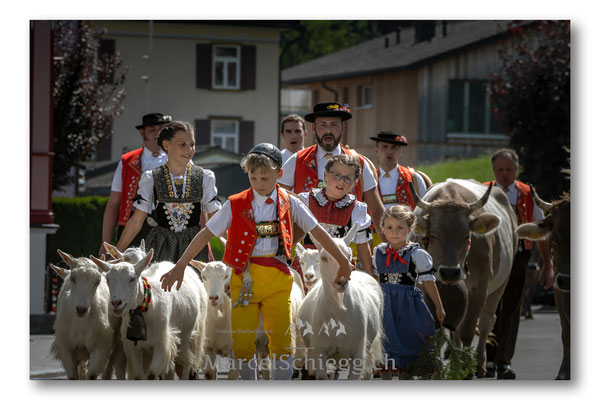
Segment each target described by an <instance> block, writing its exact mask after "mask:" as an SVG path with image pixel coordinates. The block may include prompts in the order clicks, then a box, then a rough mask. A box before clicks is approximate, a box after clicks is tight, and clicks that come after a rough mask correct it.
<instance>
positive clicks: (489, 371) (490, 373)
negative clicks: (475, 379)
mask: <svg viewBox="0 0 600 400" xmlns="http://www.w3.org/2000/svg"><path fill="white" fill-rule="evenodd" d="M485 369H486V371H485V377H486V378H495V377H496V364H494V363H492V362H488V363H487V365H486V368H485Z"/></svg>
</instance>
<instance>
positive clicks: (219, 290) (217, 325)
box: [190, 260, 239, 380]
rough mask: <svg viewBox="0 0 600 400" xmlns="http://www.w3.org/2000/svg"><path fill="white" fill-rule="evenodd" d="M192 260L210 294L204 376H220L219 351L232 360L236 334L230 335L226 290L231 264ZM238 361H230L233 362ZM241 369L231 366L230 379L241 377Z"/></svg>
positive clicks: (228, 299)
mask: <svg viewBox="0 0 600 400" xmlns="http://www.w3.org/2000/svg"><path fill="white" fill-rule="evenodd" d="M190 264H191V265H192V266H193V267H194V268H196V269H198V270H199V271H201V273H202V283H203V284H204V288H205V289H206V292H207V294H208V311H207V314H206V328H205V333H206V337H205V341H204V362H203V368H202V370H203V371H204V377H205V378H206V379H208V380H215V379H217V368H216V362H217V361H216V360H217V355H219V356H221V357H228V358H230V359H232V360H233V358H234V357H233V337H232V336H231V299H230V298H229V296H227V294H225V285H226V284H228V283H229V279H230V278H231V268H229V267H228V266H227V265H225V264H224V263H222V262H220V261H213V262H209V263H203V262H201V261H197V260H192V261H190ZM234 364H235V363H233V362H231V363H230V365H234ZM238 376H239V372H238V371H237V370H236V369H235V368H232V369H230V370H229V376H228V379H238Z"/></svg>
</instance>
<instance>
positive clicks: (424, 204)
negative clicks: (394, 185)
mask: <svg viewBox="0 0 600 400" xmlns="http://www.w3.org/2000/svg"><path fill="white" fill-rule="evenodd" d="M409 170H410V176H411V178H412V179H411V181H410V182H409V184H410V193H411V194H412V197H413V200H414V202H415V204H416V205H417V206H418V207H421V209H423V211H427V210H429V209H430V208H431V204H430V203H428V202H426V201H425V200H422V199H421V198H420V197H419V195H418V194H417V192H416V191H415V187H414V186H413V182H416V179H417V178H416V176H415V174H416V172H415V170H414V169H412V168H409Z"/></svg>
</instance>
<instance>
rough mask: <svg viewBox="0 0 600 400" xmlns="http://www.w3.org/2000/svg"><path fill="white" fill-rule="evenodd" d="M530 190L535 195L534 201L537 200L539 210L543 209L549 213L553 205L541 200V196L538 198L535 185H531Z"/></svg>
mask: <svg viewBox="0 0 600 400" xmlns="http://www.w3.org/2000/svg"><path fill="white" fill-rule="evenodd" d="M529 190H530V191H531V194H532V195H533V200H535V204H537V205H538V207H539V208H541V209H542V210H544V211H548V210H550V209H551V208H552V203H547V202H545V201H544V200H542V199H540V196H538V194H537V193H536V191H535V189H534V188H533V185H529Z"/></svg>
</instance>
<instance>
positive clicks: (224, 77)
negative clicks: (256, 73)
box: [212, 45, 241, 89]
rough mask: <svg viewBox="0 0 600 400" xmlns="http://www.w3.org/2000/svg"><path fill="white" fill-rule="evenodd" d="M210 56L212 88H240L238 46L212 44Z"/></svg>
mask: <svg viewBox="0 0 600 400" xmlns="http://www.w3.org/2000/svg"><path fill="white" fill-rule="evenodd" d="M212 56H213V58H212V87H213V89H240V70H241V68H240V64H241V56H240V46H229V45H227V46H224V45H214V46H213V52H212Z"/></svg>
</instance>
